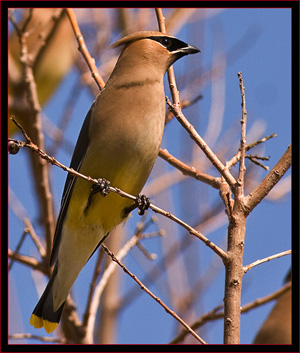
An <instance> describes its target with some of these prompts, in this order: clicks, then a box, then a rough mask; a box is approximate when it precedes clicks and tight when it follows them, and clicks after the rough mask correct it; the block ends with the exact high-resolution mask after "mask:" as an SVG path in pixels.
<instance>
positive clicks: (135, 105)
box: [30, 31, 199, 333]
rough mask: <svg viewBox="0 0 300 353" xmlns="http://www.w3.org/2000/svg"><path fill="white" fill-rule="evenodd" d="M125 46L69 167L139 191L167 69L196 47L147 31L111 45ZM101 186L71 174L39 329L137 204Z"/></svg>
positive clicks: (159, 131) (156, 140) (160, 125)
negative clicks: (92, 184)
mask: <svg viewBox="0 0 300 353" xmlns="http://www.w3.org/2000/svg"><path fill="white" fill-rule="evenodd" d="M120 45H124V48H123V50H122V52H121V54H120V57H119V59H118V61H117V63H116V66H115V68H114V70H113V72H112V74H111V76H110V78H109V80H108V81H107V83H106V85H105V87H104V89H103V90H102V92H101V93H100V94H99V95H98V96H97V97H96V99H95V101H94V103H93V104H92V106H91V108H90V110H89V112H88V114H87V116H86V118H85V121H84V123H83V126H82V128H81V131H80V134H79V137H78V141H77V144H76V147H75V150H74V154H73V157H72V160H71V165H70V167H71V168H73V169H75V170H77V171H79V172H80V173H83V174H85V175H89V176H91V177H92V178H105V179H106V180H107V181H109V182H110V183H111V184H112V185H113V186H115V187H118V188H120V189H121V190H124V191H126V192H128V193H130V194H132V195H135V196H137V197H138V195H139V193H140V192H141V190H142V188H143V186H144V184H145V182H146V180H147V179H148V176H149V174H150V172H151V169H152V167H153V165H154V162H155V160H156V158H157V155H158V152H159V148H160V144H161V140H162V135H163V130H164V124H165V94H164V86H163V77H164V74H165V72H166V70H167V69H168V68H169V67H170V66H171V65H172V64H173V63H174V62H175V61H176V60H178V59H179V58H181V57H182V56H184V55H188V54H193V53H197V52H199V49H198V48H196V47H194V46H191V45H188V44H186V43H184V42H182V41H180V40H179V39H177V38H175V37H172V36H170V35H166V34H163V33H160V32H150V31H145V32H138V33H133V34H131V35H128V36H126V37H124V38H123V39H120V40H119V41H117V42H116V43H115V44H113V45H112V47H117V46H120ZM99 180H100V179H99ZM98 188H100V193H99V192H97V193H96V192H95V191H96V189H97V188H96V187H94V186H93V187H92V188H91V184H90V183H89V182H87V181H84V180H82V179H80V178H75V177H74V176H73V175H71V174H68V176H67V179H66V184H65V187H64V191H63V196H62V202H61V209H60V213H59V216H58V221H57V225H56V230H55V235H54V242H53V250H52V255H51V260H50V265H51V266H52V265H53V264H55V267H54V270H53V273H52V276H51V278H50V281H49V283H48V285H47V287H46V289H45V291H44V293H43V295H42V297H41V299H40V301H39V302H38V304H37V306H36V307H35V309H34V311H33V314H32V316H31V319H30V323H31V325H33V326H34V327H35V328H41V327H44V328H45V330H46V331H47V332H48V333H50V332H52V331H54V330H55V328H56V326H57V324H58V322H59V320H60V316H61V313H62V309H63V305H64V302H65V300H66V298H67V296H68V294H69V292H70V290H71V287H72V286H73V284H74V282H75V280H76V278H77V276H78V275H79V272H80V271H81V269H82V268H83V266H84V265H85V263H86V262H87V261H88V259H89V258H90V257H91V255H92V254H93V252H94V251H95V250H96V249H97V247H98V246H99V245H100V244H101V242H102V241H103V240H104V238H105V237H106V236H107V235H108V234H109V233H110V232H111V231H112V229H113V228H115V227H116V226H117V225H118V224H120V223H121V222H124V221H125V220H126V219H127V218H128V215H129V213H130V211H132V210H133V209H134V208H136V207H137V206H136V205H135V204H134V202H133V201H132V200H129V199H127V198H123V197H120V196H119V195H116V194H114V193H110V194H108V195H107V196H106V197H103V196H105V195H106V193H107V182H106V181H105V180H104V179H102V180H100V182H99V185H98ZM102 195H103V196H102ZM140 199H141V200H142V201H143V197H141V198H140ZM146 203H147V202H146ZM145 206H146V205H145Z"/></svg>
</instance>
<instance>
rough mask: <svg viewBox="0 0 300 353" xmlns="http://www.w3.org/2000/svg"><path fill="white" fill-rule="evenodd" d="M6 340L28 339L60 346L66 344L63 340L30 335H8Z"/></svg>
mask: <svg viewBox="0 0 300 353" xmlns="http://www.w3.org/2000/svg"><path fill="white" fill-rule="evenodd" d="M8 338H9V339H11V340H16V339H19V340H20V339H25V338H26V339H27V338H30V339H35V340H39V341H42V342H51V343H61V344H65V343H67V340H65V339H63V338H55V337H44V336H38V335H32V334H31V333H14V334H12V335H9V336H8Z"/></svg>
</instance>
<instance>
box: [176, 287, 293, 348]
mask: <svg viewBox="0 0 300 353" xmlns="http://www.w3.org/2000/svg"><path fill="white" fill-rule="evenodd" d="M290 288H291V282H290V283H287V284H285V285H284V286H282V287H281V288H280V289H278V290H277V291H275V292H274V293H271V294H269V295H267V296H265V297H263V298H257V299H255V300H254V301H252V302H250V303H248V304H245V305H243V306H242V307H241V313H242V314H245V313H247V312H249V311H250V310H252V309H255V308H258V307H260V306H261V305H264V304H267V303H269V302H271V301H272V300H275V299H278V298H279V297H280V296H282V295H283V294H284V293H286V292H287V291H288V290H290ZM220 307H221V306H220V305H219V306H217V307H216V308H214V309H213V310H211V311H209V312H208V313H206V314H204V315H202V316H201V317H200V318H199V319H198V320H197V321H195V322H194V323H193V324H192V325H191V328H192V329H193V330H197V329H198V328H199V327H201V326H203V325H205V324H206V323H207V322H210V321H215V320H219V319H222V318H223V317H224V311H220V312H219V309H220ZM187 335H188V332H186V331H183V332H182V333H180V334H179V335H178V336H177V337H175V338H174V339H173V340H172V341H171V342H170V344H178V343H180V342H182V341H183V340H184V338H185V337H186V336H187Z"/></svg>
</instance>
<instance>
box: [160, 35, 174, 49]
mask: <svg viewBox="0 0 300 353" xmlns="http://www.w3.org/2000/svg"><path fill="white" fill-rule="evenodd" d="M161 43H162V45H163V46H164V47H166V48H168V47H169V46H170V45H171V44H172V41H171V39H170V38H168V37H164V38H162V40H161Z"/></svg>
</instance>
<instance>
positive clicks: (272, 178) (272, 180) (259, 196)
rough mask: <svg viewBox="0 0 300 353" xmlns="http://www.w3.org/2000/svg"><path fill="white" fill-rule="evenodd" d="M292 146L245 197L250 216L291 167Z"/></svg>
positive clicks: (247, 211) (246, 209)
mask: <svg viewBox="0 0 300 353" xmlns="http://www.w3.org/2000/svg"><path fill="white" fill-rule="evenodd" d="M291 157H292V156H291V145H289V146H288V148H287V150H286V151H285V152H284V154H283V155H282V157H281V158H280V160H279V161H278V162H277V164H276V165H275V166H274V167H273V168H272V170H271V171H270V172H269V173H268V174H267V176H266V177H265V178H264V179H263V180H262V181H261V182H260V184H259V185H258V186H257V187H256V189H254V190H253V191H252V192H250V193H249V195H247V196H246V197H245V200H244V205H245V212H246V214H247V215H248V214H249V213H250V212H251V211H252V210H253V209H254V208H255V207H256V206H257V205H258V204H259V203H260V202H261V201H262V200H263V199H264V198H265V197H266V196H267V195H268V193H269V192H270V191H271V190H272V188H273V187H274V186H275V185H276V184H277V183H278V181H279V180H280V179H281V178H282V177H283V176H284V174H285V173H286V172H287V171H288V170H289V168H290V166H291Z"/></svg>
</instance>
